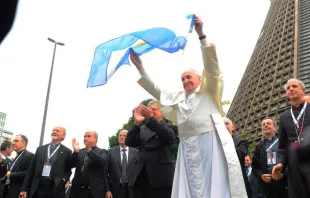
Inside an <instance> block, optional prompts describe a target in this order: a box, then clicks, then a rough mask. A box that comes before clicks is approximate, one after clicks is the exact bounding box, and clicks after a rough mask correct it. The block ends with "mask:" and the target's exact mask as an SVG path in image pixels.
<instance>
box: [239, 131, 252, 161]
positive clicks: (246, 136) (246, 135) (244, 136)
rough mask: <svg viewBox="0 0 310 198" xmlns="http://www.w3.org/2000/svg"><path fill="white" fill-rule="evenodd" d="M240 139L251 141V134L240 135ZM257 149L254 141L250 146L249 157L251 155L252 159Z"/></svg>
mask: <svg viewBox="0 0 310 198" xmlns="http://www.w3.org/2000/svg"><path fill="white" fill-rule="evenodd" d="M239 137H241V138H244V139H249V134H247V133H243V134H240V135H239ZM249 143H250V142H249ZM255 147H256V143H255V141H253V142H252V143H251V144H249V148H248V153H249V155H251V157H252V156H253V154H254V151H255Z"/></svg>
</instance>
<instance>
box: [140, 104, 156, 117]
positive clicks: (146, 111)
mask: <svg viewBox="0 0 310 198" xmlns="http://www.w3.org/2000/svg"><path fill="white" fill-rule="evenodd" d="M139 108H140V112H141V115H142V116H143V117H145V119H150V118H151V117H153V116H154V113H153V111H152V110H151V109H150V108H148V107H146V106H144V105H140V106H139Z"/></svg>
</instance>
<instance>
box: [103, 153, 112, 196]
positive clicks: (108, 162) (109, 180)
mask: <svg viewBox="0 0 310 198" xmlns="http://www.w3.org/2000/svg"><path fill="white" fill-rule="evenodd" d="M105 155H106V160H107V174H106V177H107V180H108V186H107V191H111V190H110V189H112V187H111V186H112V178H111V176H110V173H111V149H110V150H108V151H107V152H106V154H105Z"/></svg>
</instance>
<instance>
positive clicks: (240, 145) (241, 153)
mask: <svg viewBox="0 0 310 198" xmlns="http://www.w3.org/2000/svg"><path fill="white" fill-rule="evenodd" d="M224 124H225V126H226V128H227V130H228V132H229V133H230V134H231V136H232V139H233V141H234V144H235V148H236V152H237V155H238V159H239V162H240V166H241V170H242V175H243V180H244V185H245V188H246V192H247V195H248V197H249V198H251V197H252V191H251V186H250V183H249V180H248V178H247V175H246V172H245V166H244V158H245V156H246V155H247V154H248V147H249V142H248V140H247V139H243V138H240V137H239V136H237V135H236V134H234V130H235V126H234V124H233V123H232V121H231V120H230V119H228V118H224Z"/></svg>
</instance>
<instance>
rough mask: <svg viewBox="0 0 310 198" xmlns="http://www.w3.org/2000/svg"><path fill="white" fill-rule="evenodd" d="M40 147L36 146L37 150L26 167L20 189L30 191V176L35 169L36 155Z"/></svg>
mask: <svg viewBox="0 0 310 198" xmlns="http://www.w3.org/2000/svg"><path fill="white" fill-rule="evenodd" d="M40 148H42V147H39V148H37V150H36V152H35V154H34V157H33V158H32V161H31V163H30V166H29V168H28V172H27V174H26V177H25V180H24V182H23V185H22V187H21V190H20V191H25V192H29V191H30V187H31V182H32V178H33V177H34V174H35V170H36V158H37V157H38V154H39V153H38V152H39V150H40Z"/></svg>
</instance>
